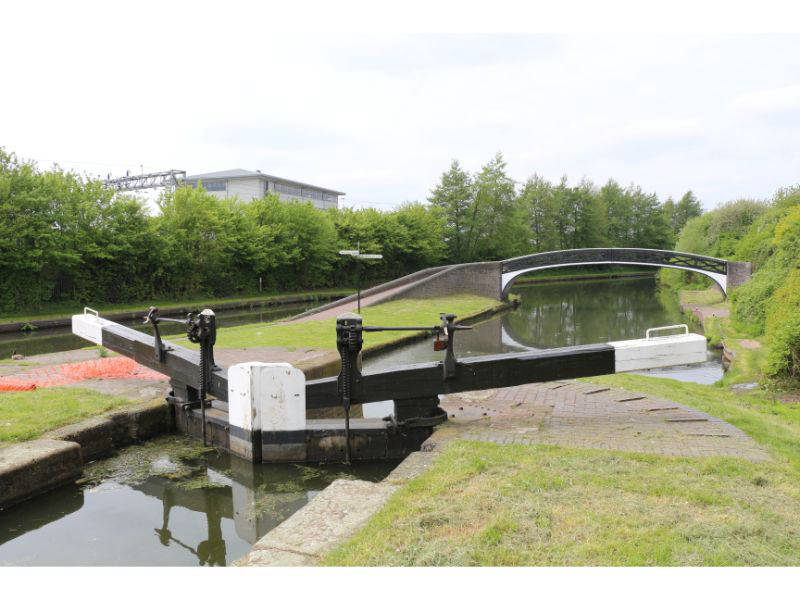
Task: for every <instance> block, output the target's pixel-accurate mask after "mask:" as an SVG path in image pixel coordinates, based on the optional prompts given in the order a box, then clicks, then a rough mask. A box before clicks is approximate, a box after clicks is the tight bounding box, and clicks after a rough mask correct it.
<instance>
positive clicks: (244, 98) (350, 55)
mask: <svg viewBox="0 0 800 600" xmlns="http://www.w3.org/2000/svg"><path fill="white" fill-rule="evenodd" d="M63 4H64V5H65V6H64V7H59V5H54V6H52V7H50V9H48V11H47V12H46V13H43V15H45V16H43V18H39V17H38V16H37V15H36V13H35V11H34V10H32V9H31V10H27V9H26V10H27V12H25V13H17V14H14V15H12V16H11V18H9V19H6V23H5V24H4V30H3V39H2V41H0V46H1V47H2V48H0V49H2V51H3V56H4V63H3V74H2V90H0V91H2V93H0V108H1V109H2V110H0V146H4V147H5V148H6V150H10V151H14V152H16V153H17V154H18V155H19V156H21V157H25V158H33V159H36V160H38V161H39V162H40V165H41V166H43V167H48V166H50V164H51V161H54V160H56V161H58V162H59V163H60V164H61V165H62V166H63V167H65V168H69V169H74V170H77V171H81V172H84V171H85V172H89V173H92V174H97V175H102V176H105V175H106V174H107V173H112V174H114V175H120V174H124V172H125V171H126V170H128V169H130V170H131V171H134V172H138V171H139V170H140V168H141V167H140V165H143V168H144V170H145V171H149V170H161V169H184V170H186V171H188V172H189V173H190V174H193V173H201V172H206V171H215V170H220V169H229V168H244V169H261V170H262V171H264V172H265V173H270V174H275V175H279V176H282V177H287V178H291V179H298V180H300V181H305V182H308V183H313V184H317V185H321V186H324V187H331V188H334V189H338V190H342V191H344V192H346V193H347V196H346V199H345V201H344V202H343V204H344V205H347V206H375V207H376V208H390V207H391V206H394V205H397V204H400V203H402V202H406V201H417V200H424V199H425V198H426V197H427V195H428V193H429V190H430V189H431V188H432V187H433V186H434V185H435V184H436V181H437V179H438V178H439V176H440V174H441V173H442V171H444V170H446V169H447V168H448V166H449V164H450V161H451V160H452V159H454V158H457V159H458V160H459V161H461V163H462V165H463V166H464V167H465V168H467V169H468V170H471V171H474V170H477V169H479V168H480V166H481V165H482V164H483V163H485V162H487V161H488V160H489V159H490V158H491V157H492V156H493V155H494V154H495V153H496V152H498V151H500V152H502V153H503V155H504V156H505V158H506V161H507V162H508V168H509V173H510V174H511V176H512V177H513V178H514V179H517V180H520V181H521V180H524V179H526V178H527V177H529V176H531V175H532V174H534V173H538V174H540V175H542V176H544V177H546V178H548V179H551V180H557V179H558V178H560V177H561V175H567V176H568V178H569V179H570V180H571V181H573V182H577V181H578V180H579V179H580V178H582V177H588V178H590V179H592V180H593V181H594V182H595V183H597V184H602V183H604V182H605V181H606V180H607V179H608V178H614V179H616V180H617V181H618V182H620V183H622V184H628V183H630V182H635V183H637V184H639V185H641V186H642V187H643V188H644V189H645V190H648V191H653V192H656V193H657V194H658V195H659V197H660V198H662V199H664V198H666V197H667V196H673V197H680V196H681V195H682V194H683V193H684V192H685V191H686V190H687V189H692V190H693V191H694V192H695V193H696V194H697V196H698V197H699V198H700V200H701V201H702V203H703V205H704V206H705V207H706V208H711V207H714V206H715V205H717V204H718V203H721V202H724V201H727V200H731V199H735V198H739V197H754V198H764V197H768V196H771V195H772V193H773V192H774V191H775V190H776V189H777V188H779V187H781V186H788V185H792V184H798V183H800V151H799V145H798V140H800V35H791V34H783V35H766V34H763V35H691V36H686V35H683V36H674V35H672V36H671V35H653V34H648V35H639V36H636V35H632V34H629V33H628V34H620V33H615V34H593V35H589V34H571V35H520V34H515V35H496V34H494V35H476V34H472V35H466V34H448V35H412V34H395V33H380V31H379V30H378V29H376V30H375V32H374V33H373V34H372V35H365V34H357V33H344V32H342V31H338V30H337V28H336V27H331V29H333V30H334V31H335V33H329V34H324V33H320V32H318V31H307V32H300V31H294V32H285V30H284V28H282V27H280V23H276V22H275V20H274V19H273V15H272V14H271V13H270V12H269V11H268V10H263V11H261V12H259V10H258V9H256V8H251V9H247V10H244V9H241V8H240V9H233V8H231V9H230V10H218V11H217V12H215V13H211V12H203V13H201V14H195V13H191V12H190V11H182V12H181V11H177V10H176V11H173V12H167V11H166V9H164V10H163V11H159V12H154V11H153V10H143V11H137V10H136V8H135V6H136V5H135V4H131V5H129V8H128V9H126V10H125V11H121V10H120V11H119V12H112V11H113V10H116V9H112V8H104V9H102V12H101V13H100V15H101V16H99V17H98V13H97V12H94V13H91V14H89V13H87V14H85V15H80V14H76V13H75V11H74V10H72V9H70V8H68V7H71V6H72V4H71V3H63ZM109 4H110V3H109ZM102 6H106V5H102ZM219 6H221V7H224V6H225V4H220V5H219ZM67 10H70V12H64V11H67ZM7 16H8V15H7ZM34 17H36V18H34ZM84 17H85V18H84ZM293 27H294V28H296V27H297V23H296V22H295V23H294V24H293ZM282 30H284V33H277V32H279V31H282Z"/></svg>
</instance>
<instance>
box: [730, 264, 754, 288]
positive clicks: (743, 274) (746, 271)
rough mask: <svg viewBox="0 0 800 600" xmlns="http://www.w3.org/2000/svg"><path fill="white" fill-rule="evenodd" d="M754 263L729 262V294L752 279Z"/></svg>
mask: <svg viewBox="0 0 800 600" xmlns="http://www.w3.org/2000/svg"><path fill="white" fill-rule="evenodd" d="M752 274H753V263H751V262H735V261H728V293H730V291H731V290H732V289H734V288H737V287H739V286H740V285H742V284H743V283H745V282H747V280H749V279H750V276H751V275H752Z"/></svg>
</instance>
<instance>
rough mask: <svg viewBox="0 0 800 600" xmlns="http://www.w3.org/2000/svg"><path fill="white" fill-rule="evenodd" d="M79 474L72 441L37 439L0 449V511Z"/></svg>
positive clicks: (77, 450) (80, 461) (78, 455)
mask: <svg viewBox="0 0 800 600" xmlns="http://www.w3.org/2000/svg"><path fill="white" fill-rule="evenodd" d="M82 472H83V459H82V458H81V447H80V445H79V444H77V443H76V442H69V441H63V440H51V439H41V440H32V441H29V442H22V443H19V444H14V445H13V446H8V447H6V448H2V449H0V508H5V507H8V506H11V505H12V504H16V503H18V502H21V501H22V500H25V499H27V498H29V497H31V496H35V495H37V494H41V493H42V492H45V491H48V490H51V489H53V488H56V487H58V486H61V485H65V484H68V483H73V482H74V481H76V480H77V479H78V478H80V476H81V473H82Z"/></svg>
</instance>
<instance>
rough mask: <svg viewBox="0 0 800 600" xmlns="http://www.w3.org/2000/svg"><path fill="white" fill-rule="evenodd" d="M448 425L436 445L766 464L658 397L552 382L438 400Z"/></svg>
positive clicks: (736, 433)
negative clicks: (457, 441) (549, 447)
mask: <svg viewBox="0 0 800 600" xmlns="http://www.w3.org/2000/svg"><path fill="white" fill-rule="evenodd" d="M442 408H444V409H445V410H446V411H447V413H448V416H449V417H450V420H449V422H448V424H447V425H446V426H444V427H442V428H440V430H439V431H437V432H436V434H435V435H434V438H433V440H434V443H439V442H444V441H446V440H449V439H454V438H466V439H474V440H483V441H489V442H496V443H517V444H555V445H560V446H568V447H580V448H606V449H613V450H626V451H631V452H652V453H657V454H665V455H669V456H732V457H739V458H745V459H748V460H752V461H762V460H767V459H768V458H769V456H768V454H767V453H766V452H765V451H764V450H763V449H762V448H760V447H759V446H758V445H757V444H756V443H755V442H754V441H753V440H752V439H751V438H750V437H749V436H747V435H746V434H745V433H744V432H743V431H741V430H740V429H737V428H736V427H734V426H733V425H731V424H730V423H727V422H725V421H723V420H722V419H718V418H716V417H713V416H711V415H708V414H706V413H703V412H700V411H696V410H694V409H692V408H689V407H687V406H683V405H681V404H678V403H675V402H671V401H669V400H664V399H663V398H658V397H656V396H649V395H645V394H637V393H633V392H628V391H625V390H620V389H609V388H607V387H603V386H599V385H593V384H585V383H579V382H575V381H556V382H548V383H541V384H528V385H522V386H518V387H513V388H505V389H497V390H484V391H481V392H467V393H461V394H450V395H448V396H443V397H442Z"/></svg>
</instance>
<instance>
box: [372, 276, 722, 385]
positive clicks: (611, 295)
mask: <svg viewBox="0 0 800 600" xmlns="http://www.w3.org/2000/svg"><path fill="white" fill-rule="evenodd" d="M511 292H512V293H514V294H517V295H518V296H519V297H520V305H519V306H518V307H517V308H516V309H514V310H510V311H507V312H505V313H502V314H501V315H498V316H496V317H494V318H491V319H489V320H487V321H484V322H482V323H479V324H477V325H475V326H474V328H473V329H472V330H471V331H460V332H459V333H458V335H457V336H456V347H455V351H456V355H457V356H459V357H466V356H478V355H483V354H503V353H506V352H524V351H527V350H536V349H543V348H560V347H564V346H578V345H582V344H594V343H601V342H608V341H612V340H626V339H636V338H643V337H644V336H645V332H646V331H647V329H648V328H650V327H659V326H662V325H674V324H676V323H682V322H684V321H685V319H684V317H683V316H682V315H681V313H680V310H679V308H678V306H677V303H674V305H671V304H670V303H669V302H668V301H667V300H668V299H667V298H665V297H663V296H662V295H660V294H659V290H658V286H657V283H656V280H655V278H653V277H643V278H635V279H603V280H589V281H574V282H558V283H547V284H534V285H530V284H529V285H520V286H516V287H514V288H513V289H512V290H511ZM439 360H442V353H441V352H435V351H434V350H433V344H432V343H431V341H430V340H422V341H419V342H416V343H414V344H410V345H408V346H405V347H402V348H398V349H396V350H393V351H391V352H388V353H386V354H382V355H380V356H376V357H372V358H368V359H366V360H365V361H364V372H365V373H370V372H374V371H376V370H380V369H385V368H390V367H392V366H396V365H398V364H413V363H420V362H433V361H439ZM641 373H642V374H647V375H656V376H663V377H670V378H674V379H680V380H683V381H694V382H697V383H713V382H714V381H717V380H718V379H720V378H721V377H722V366H721V364H720V361H719V356H718V355H716V354H714V353H709V361H708V362H706V363H702V364H699V365H690V366H686V367H680V368H672V369H652V370H649V371H646V372H641Z"/></svg>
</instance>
